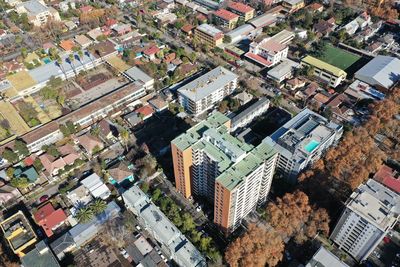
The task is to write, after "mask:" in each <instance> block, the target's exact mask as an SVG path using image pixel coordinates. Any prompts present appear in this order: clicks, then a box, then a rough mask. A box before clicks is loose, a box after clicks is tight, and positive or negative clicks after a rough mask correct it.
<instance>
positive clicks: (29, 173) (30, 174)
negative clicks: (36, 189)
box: [14, 166, 39, 184]
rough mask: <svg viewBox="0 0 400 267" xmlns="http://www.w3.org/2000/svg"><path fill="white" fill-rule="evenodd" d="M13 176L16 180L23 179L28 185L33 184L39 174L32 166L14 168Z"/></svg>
mask: <svg viewBox="0 0 400 267" xmlns="http://www.w3.org/2000/svg"><path fill="white" fill-rule="evenodd" d="M14 176H15V177H17V178H21V177H25V178H27V179H28V181H29V183H30V184H35V183H36V181H37V180H38V179H39V174H38V172H37V171H36V169H35V168H34V167H33V166H30V167H17V168H15V170H14Z"/></svg>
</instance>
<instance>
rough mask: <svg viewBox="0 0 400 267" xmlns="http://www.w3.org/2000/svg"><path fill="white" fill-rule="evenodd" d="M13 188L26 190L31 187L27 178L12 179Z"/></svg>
mask: <svg viewBox="0 0 400 267" xmlns="http://www.w3.org/2000/svg"><path fill="white" fill-rule="evenodd" d="M10 184H11V186H12V187H15V188H19V189H24V188H27V187H28V186H29V180H28V178H26V177H19V178H16V177H14V178H12V179H11V181H10Z"/></svg>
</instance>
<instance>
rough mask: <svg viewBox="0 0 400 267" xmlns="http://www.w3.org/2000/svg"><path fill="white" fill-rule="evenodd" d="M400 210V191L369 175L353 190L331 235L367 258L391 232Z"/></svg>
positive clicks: (340, 244) (355, 254) (356, 255)
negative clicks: (393, 189) (397, 191)
mask: <svg viewBox="0 0 400 267" xmlns="http://www.w3.org/2000/svg"><path fill="white" fill-rule="evenodd" d="M399 214H400V195H398V194H397V193H395V192H393V191H392V190H390V189H389V188H387V187H385V186H384V185H382V184H380V183H378V182H377V181H375V180H372V179H369V180H368V181H367V182H366V183H365V184H362V185H360V186H359V187H358V188H357V189H356V190H355V191H354V192H353V194H351V196H350V198H349V199H348V200H347V202H346V208H345V210H344V211H343V213H342V215H341V217H340V219H339V221H338V222H337V224H336V227H335V229H334V230H333V232H332V235H331V237H330V239H331V240H332V241H333V242H334V243H335V244H336V245H337V246H338V247H339V248H340V249H342V250H344V251H345V252H347V253H348V254H350V255H351V256H352V257H353V258H355V259H356V260H358V261H364V260H365V259H367V258H368V256H369V255H370V254H371V252H372V251H374V249H375V248H376V247H377V246H378V244H379V243H380V242H381V241H382V239H383V238H384V237H385V236H386V235H387V234H388V232H389V230H391V229H392V228H393V227H394V226H395V224H396V223H397V221H398V220H399Z"/></svg>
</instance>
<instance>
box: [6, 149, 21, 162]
mask: <svg viewBox="0 0 400 267" xmlns="http://www.w3.org/2000/svg"><path fill="white" fill-rule="evenodd" d="M2 157H3V158H4V159H5V160H7V161H8V162H10V163H14V162H16V161H17V160H18V159H19V157H18V154H17V153H15V152H14V151H13V150H11V149H10V148H8V147H7V148H5V149H4V151H3V153H2Z"/></svg>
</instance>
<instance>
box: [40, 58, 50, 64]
mask: <svg viewBox="0 0 400 267" xmlns="http://www.w3.org/2000/svg"><path fill="white" fill-rule="evenodd" d="M42 60H43V62H44V64H49V63H50V62H51V59H50V58H48V57H45V58H44V59H42Z"/></svg>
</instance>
